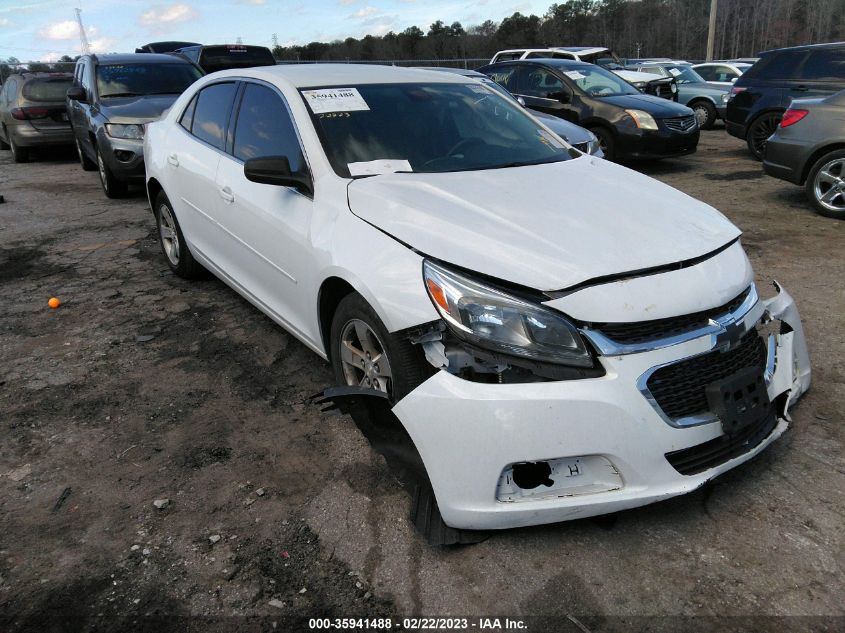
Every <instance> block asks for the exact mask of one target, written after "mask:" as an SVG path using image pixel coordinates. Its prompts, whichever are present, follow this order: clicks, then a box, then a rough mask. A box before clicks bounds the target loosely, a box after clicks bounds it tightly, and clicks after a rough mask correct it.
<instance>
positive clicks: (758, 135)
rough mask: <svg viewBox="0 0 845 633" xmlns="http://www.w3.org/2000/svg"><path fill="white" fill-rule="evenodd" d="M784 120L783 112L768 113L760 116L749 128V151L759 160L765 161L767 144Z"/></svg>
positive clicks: (746, 136) (747, 136)
mask: <svg viewBox="0 0 845 633" xmlns="http://www.w3.org/2000/svg"><path fill="white" fill-rule="evenodd" d="M782 118H783V113H781V112H767V113H766V114H763V115H761V116H759V117H758V118H757V119H756V120H755V121H754V123H752V124H751V127H749V128H748V133H747V134H746V135H745V140H746V143H748V151H749V152H751V155H752V156H753V157H754V158H756V159H757V160H763V157H764V156H765V155H766V143H767V142H768V141H769V137H770V136H771V135H772V134H774V133H775V130H776V129H778V125H780V120H781V119H782Z"/></svg>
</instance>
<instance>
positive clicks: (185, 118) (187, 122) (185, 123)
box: [179, 95, 197, 132]
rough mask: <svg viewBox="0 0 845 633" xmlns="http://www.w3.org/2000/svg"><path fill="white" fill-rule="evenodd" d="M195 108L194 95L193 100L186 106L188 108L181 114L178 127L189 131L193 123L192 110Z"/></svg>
mask: <svg viewBox="0 0 845 633" xmlns="http://www.w3.org/2000/svg"><path fill="white" fill-rule="evenodd" d="M196 107H197V97H196V95H194V98H193V99H191V102H190V103H189V104H188V107H187V108H185V111H184V112H183V113H182V117H181V118H180V119H179V125H181V126H182V127H183V128H185V129H186V130H188V132H190V131H191V123H193V121H194V108H196Z"/></svg>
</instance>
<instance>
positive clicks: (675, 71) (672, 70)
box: [669, 68, 681, 77]
mask: <svg viewBox="0 0 845 633" xmlns="http://www.w3.org/2000/svg"><path fill="white" fill-rule="evenodd" d="M669 74H670V75H672V76H673V77H677V76H678V75H680V74H681V71H680V70H678V69H677V68H670V69H669Z"/></svg>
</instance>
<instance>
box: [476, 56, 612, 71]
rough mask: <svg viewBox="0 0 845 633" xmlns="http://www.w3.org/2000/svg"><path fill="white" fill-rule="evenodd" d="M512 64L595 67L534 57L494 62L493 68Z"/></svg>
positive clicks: (568, 60) (587, 63)
mask: <svg viewBox="0 0 845 633" xmlns="http://www.w3.org/2000/svg"><path fill="white" fill-rule="evenodd" d="M513 63H520V64H537V65H539V66H559V67H560V68H590V69H594V68H595V67H596V65H595V64H590V63H589V62H581V61H578V60H577V59H558V58H556V57H555V58H551V57H550V58H543V57H534V58H532V59H514V60H508V61H504V62H496V63H495V64H493V66H497V65H498V64H502V65H504V64H513Z"/></svg>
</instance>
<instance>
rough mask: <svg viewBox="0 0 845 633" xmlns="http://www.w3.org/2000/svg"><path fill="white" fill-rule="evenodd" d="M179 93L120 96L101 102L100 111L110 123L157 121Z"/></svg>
mask: <svg viewBox="0 0 845 633" xmlns="http://www.w3.org/2000/svg"><path fill="white" fill-rule="evenodd" d="M178 98H179V95H178V94H172V95H170V94H168V95H149V96H146V97H120V98H117V99H107V100H105V101H101V102H100V112H101V113H102V114H103V116H105V117H106V118H107V119H108V120H109V122H110V123H147V122H149V121H157V120H158V119H160V118H161V115H162V114H163V113H164V111H165V110H167V109H168V108H169V107H170V106H172V105H173V102H174V101H176V99H178Z"/></svg>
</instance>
